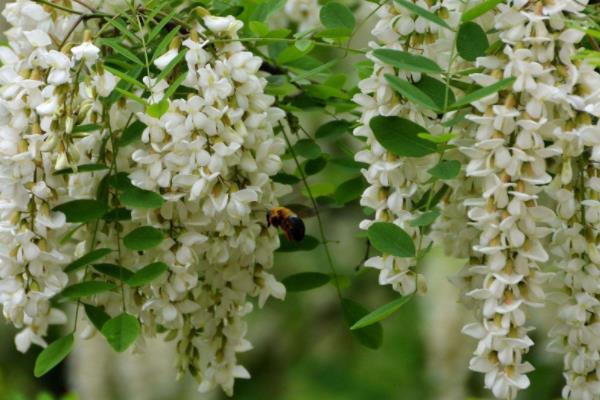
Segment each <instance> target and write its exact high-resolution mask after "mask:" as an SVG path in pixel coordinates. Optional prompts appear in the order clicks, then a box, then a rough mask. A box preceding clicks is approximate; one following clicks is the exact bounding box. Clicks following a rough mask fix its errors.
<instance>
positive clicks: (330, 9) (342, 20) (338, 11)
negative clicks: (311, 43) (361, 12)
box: [319, 2, 356, 34]
mask: <svg viewBox="0 0 600 400" xmlns="http://www.w3.org/2000/svg"><path fill="white" fill-rule="evenodd" d="M319 19H320V20H321V23H322V24H323V26H324V27H325V28H327V29H342V30H346V31H348V32H349V33H348V34H350V33H352V30H353V29H354V25H355V24H356V20H355V19H354V14H353V13H352V11H350V9H349V8H348V7H346V6H344V5H343V4H340V3H335V2H330V3H327V4H325V5H324V6H323V7H321V11H320V13H319Z"/></svg>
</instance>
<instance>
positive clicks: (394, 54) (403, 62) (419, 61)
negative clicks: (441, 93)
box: [373, 49, 444, 74]
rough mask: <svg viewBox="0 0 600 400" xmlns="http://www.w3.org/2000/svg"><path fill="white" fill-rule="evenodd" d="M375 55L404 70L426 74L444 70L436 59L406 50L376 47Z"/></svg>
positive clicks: (438, 72)
mask: <svg viewBox="0 0 600 400" xmlns="http://www.w3.org/2000/svg"><path fill="white" fill-rule="evenodd" d="M373 55H374V56H375V57H377V58H378V59H379V60H381V61H382V62H384V63H385V64H389V65H391V66H394V67H396V68H398V69H400V70H402V71H412V72H424V73H426V74H441V73H442V72H444V70H442V68H441V67H440V66H439V65H437V64H436V63H435V61H433V60H430V59H429V58H427V57H423V56H419V55H416V54H411V53H407V52H405V51H400V50H392V49H376V50H373Z"/></svg>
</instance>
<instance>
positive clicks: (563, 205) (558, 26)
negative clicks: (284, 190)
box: [355, 1, 600, 399]
mask: <svg viewBox="0 0 600 400" xmlns="http://www.w3.org/2000/svg"><path fill="white" fill-rule="evenodd" d="M415 4H417V5H418V6H420V7H421V8H423V9H429V10H430V11H433V12H434V13H436V14H437V15H438V16H441V17H446V18H447V21H449V22H450V26H456V25H458V24H454V23H456V19H455V16H456V15H459V16H460V14H461V11H462V10H455V9H453V4H454V3H452V2H447V4H446V3H444V2H441V3H437V4H436V5H434V6H432V7H429V6H428V5H427V4H425V3H422V4H421V3H420V2H415ZM454 7H456V5H454ZM584 7H585V4H582V3H576V2H571V1H559V2H554V3H552V4H549V5H544V4H543V3H541V2H537V3H536V2H506V3H501V4H499V5H498V6H497V8H496V9H494V10H493V12H492V13H490V14H488V15H485V16H483V17H481V18H480V23H481V24H482V26H483V27H484V29H485V30H486V31H488V32H492V33H491V34H490V42H491V43H493V42H494V41H496V42H497V43H498V44H499V46H498V47H499V49H500V50H499V51H496V52H492V54H490V55H486V56H480V57H478V58H477V60H476V61H475V62H474V63H472V64H470V63H468V62H467V61H466V60H461V59H459V60H458V62H459V63H462V65H460V68H457V65H456V64H453V61H454V60H452V59H450V58H449V56H448V54H449V53H450V52H451V50H452V49H453V48H454V46H455V44H454V43H453V41H454V36H453V35H452V33H451V31H450V30H444V29H442V28H441V26H440V24H432V22H431V18H428V19H425V18H423V17H422V16H417V15H416V14H414V13H411V12H409V11H408V10H407V9H405V8H402V7H400V6H395V5H389V6H383V7H381V9H380V10H379V11H378V15H379V16H380V21H379V22H378V23H377V25H376V27H375V29H374V30H373V34H374V36H375V37H376V38H377V39H378V42H379V45H384V46H385V48H389V49H397V50H403V51H406V52H409V53H413V54H417V55H424V56H427V57H428V58H429V59H431V60H433V61H436V62H437V63H438V64H439V65H440V66H442V67H443V68H447V69H450V70H451V71H453V70H457V69H466V68H470V67H475V68H476V72H474V73H470V74H469V75H468V79H470V80H471V81H472V82H473V83H475V84H477V85H479V86H480V87H486V86H489V85H492V84H495V83H497V82H499V81H501V80H508V79H512V80H513V81H512V82H511V84H510V87H509V89H508V90H501V91H499V92H496V93H493V94H491V95H487V96H484V97H482V98H480V99H478V100H477V101H475V102H473V104H472V105H471V112H470V114H469V115H467V116H466V121H465V122H464V123H461V124H460V125H457V126H456V128H455V132H460V133H459V134H458V136H459V137H458V138H456V139H454V140H453V141H452V142H451V143H452V144H454V145H455V146H456V147H458V149H459V150H460V152H461V153H462V155H456V154H452V153H450V154H446V156H445V158H448V157H449V158H451V159H459V160H461V157H465V161H466V162H465V164H466V165H465V167H464V170H463V171H462V172H461V173H460V174H459V176H458V178H457V179H456V180H454V181H453V182H452V183H450V184H449V186H450V193H449V195H447V196H446V197H445V199H444V200H443V201H442V202H441V204H442V206H443V209H442V217H441V218H440V219H439V220H438V222H437V223H436V225H435V226H434V230H435V231H434V232H433V233H434V234H433V235H432V237H433V238H434V239H435V240H437V241H439V242H441V244H444V245H445V247H446V251H447V253H448V254H450V255H453V256H459V257H465V258H468V259H469V261H468V263H467V265H466V266H465V267H464V268H463V270H462V271H461V273H460V274H459V276H457V277H456V278H455V279H454V280H455V282H457V283H458V286H459V287H460V288H461V291H462V297H463V300H464V301H465V302H466V303H469V304H470V305H471V306H472V307H473V308H474V309H475V312H476V315H477V318H478V319H479V321H478V322H477V323H473V324H469V325H467V326H465V327H464V330H463V331H464V333H465V334H467V335H469V336H472V337H474V338H476V339H477V340H478V341H479V343H478V346H477V349H476V351H475V354H474V357H473V358H472V360H471V363H470V368H471V369H472V370H474V371H478V372H481V373H484V374H485V386H486V387H487V388H489V389H490V390H492V392H493V394H494V395H495V396H496V397H497V398H501V399H514V398H515V397H516V395H517V392H518V391H519V390H520V389H524V388H526V387H528V386H529V379H528V378H527V375H526V374H527V372H530V371H531V370H532V369H533V367H532V365H531V364H529V363H528V362H527V361H525V359H524V356H525V354H526V353H527V352H528V351H529V349H530V348H531V346H532V345H533V341H532V340H531V338H530V337H529V335H528V332H529V331H530V330H531V329H532V328H531V327H530V326H529V324H528V322H527V314H526V309H527V307H541V306H543V305H544V304H545V301H546V295H545V293H544V289H543V287H544V285H545V284H546V283H547V282H549V281H550V279H551V278H552V274H550V273H546V272H542V267H545V266H546V265H548V262H549V261H550V260H551V261H552V263H553V264H554V265H556V266H558V267H559V268H560V273H559V274H557V276H556V277H555V278H554V279H553V282H555V284H557V285H558V287H559V290H560V291H561V292H562V295H557V296H556V297H557V298H558V299H559V300H560V301H561V304H562V305H561V306H560V314H559V315H560V322H559V323H558V324H557V326H556V327H555V329H554V330H553V332H552V336H554V338H555V341H554V344H555V346H553V347H554V348H555V349H557V350H558V351H560V352H562V353H564V354H565V376H566V379H567V386H566V387H565V389H564V392H563V395H564V397H565V398H569V399H592V398H596V397H597V396H598V393H599V389H600V386H599V385H598V369H597V365H598V360H599V357H598V354H599V352H598V340H597V332H598V326H599V325H598V319H597V317H596V315H597V312H598V305H599V303H598V300H597V299H596V294H597V293H598V287H597V286H598V284H597V271H598V267H597V264H596V263H597V261H598V260H597V259H598V257H597V254H598V247H597V239H596V235H597V234H596V231H597V228H596V225H595V224H596V220H597V212H598V204H599V203H598V201H597V197H598V194H597V191H596V188H597V187H598V183H597V177H596V167H595V165H594V164H593V162H594V161H593V160H595V158H594V157H597V155H596V149H597V143H598V136H599V133H600V132H599V131H598V127H597V126H595V125H592V118H591V116H590V114H591V115H593V116H597V102H598V98H597V96H598V91H597V88H598V86H599V84H600V81H599V80H598V79H599V77H600V76H599V75H598V74H597V73H596V72H595V71H594V69H593V67H592V66H590V65H588V64H586V63H585V62H581V61H580V60H577V57H576V53H577V50H578V48H579V47H580V44H579V43H580V42H581V39H582V37H583V33H582V32H581V31H579V30H576V29H573V28H570V27H569V24H568V22H567V20H568V19H569V18H574V17H575V18H576V17H578V16H580V13H581V11H582V10H583V8H584ZM379 45H374V47H379ZM370 58H371V59H372V61H373V62H374V71H373V75H372V76H371V77H370V78H367V79H365V80H363V81H362V82H361V83H360V85H359V87H360V88H361V91H362V93H361V94H359V95H356V96H355V101H356V102H357V103H358V104H359V105H360V106H361V107H362V116H361V122H362V124H363V125H362V126H360V127H359V128H357V129H356V131H355V134H356V135H358V136H365V137H367V139H368V140H367V143H368V148H367V149H366V150H363V151H362V152H359V153H358V155H357V160H359V161H362V162H365V163H368V164H369V168H368V170H366V171H365V173H364V175H365V177H366V179H367V181H368V182H369V184H370V187H369V188H368V189H367V190H366V191H365V192H364V194H363V198H362V202H361V204H363V205H365V206H368V207H370V208H372V209H374V210H375V220H376V221H392V222H394V223H396V224H397V225H399V226H400V227H401V228H403V229H404V231H406V232H407V233H409V234H410V235H411V236H412V237H413V239H414V242H415V243H425V246H427V240H426V238H423V237H419V235H421V234H422V232H421V231H417V230H416V229H415V228H414V227H412V226H411V224H409V223H408V222H410V221H411V220H413V219H414V218H415V217H416V216H418V215H419V212H418V211H415V210H412V209H411V207H412V205H413V204H415V201H418V200H419V199H420V198H422V196H423V192H424V191H425V190H427V189H429V187H428V186H427V182H428V181H429V179H430V176H429V175H428V174H427V173H426V171H427V170H428V169H429V168H431V167H432V166H433V165H435V164H436V163H437V162H438V160H439V158H436V156H426V157H421V158H418V159H412V158H410V157H402V158H398V157H396V156H394V155H393V154H391V153H390V152H389V150H386V149H385V148H384V147H383V146H382V145H380V143H378V142H377V140H376V139H375V137H374V136H373V134H372V132H371V130H370V129H369V121H371V119H372V118H373V117H375V116H377V115H383V116H394V115H400V116H408V118H409V119H410V120H412V121H414V122H417V123H419V124H421V125H422V126H424V127H425V128H427V129H428V130H429V132H430V133H431V134H433V135H436V134H439V133H441V132H443V130H441V129H440V125H442V124H443V123H444V120H441V119H440V118H439V116H437V115H434V114H433V115H432V114H431V113H429V114H428V113H427V111H424V110H422V109H419V107H418V106H415V105H414V103H408V102H407V103H403V102H402V101H400V100H398V98H397V97H396V94H395V93H394V91H393V90H392V88H390V87H389V84H388V83H387V82H386V79H384V76H383V75H384V74H396V75H397V76H400V77H403V78H405V79H407V80H409V81H412V82H414V83H417V85H418V82H419V80H420V79H421V78H420V76H419V74H416V73H407V72H403V71H400V72H399V73H398V72H397V71H396V70H395V69H394V68H392V67H391V66H390V65H389V64H387V63H385V62H382V61H381V60H380V59H378V58H377V57H373V56H371V57H370ZM451 115H452V114H451ZM445 118H446V116H445ZM371 223H372V221H370V220H368V221H364V222H363V223H362V224H361V227H362V228H363V229H367V228H368V227H369V225H370V224H371ZM467 224H468V226H466V225H467ZM546 248H549V249H550V251H548V250H547V249H546ZM418 250H419V249H418ZM551 257H552V258H551ZM414 264H415V260H414V259H407V258H401V259H395V258H394V257H390V256H386V255H383V256H382V257H374V258H371V259H369V260H368V261H367V262H366V265H367V266H372V267H376V268H378V269H380V270H381V274H380V283H381V284H387V283H394V288H395V289H397V290H398V291H399V292H400V293H402V294H407V293H411V292H412V291H414V290H415V289H414V285H413V286H412V287H411V286H406V283H405V282H406V281H402V280H401V278H400V277H401V276H402V273H404V274H407V273H408V274H410V273H412V271H411V270H410V268H411V267H412V266H414ZM394 279H395V280H394ZM396 282H403V283H402V284H398V283H396ZM407 288H408V289H407Z"/></svg>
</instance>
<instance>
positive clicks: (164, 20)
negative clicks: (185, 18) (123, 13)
mask: <svg viewBox="0 0 600 400" xmlns="http://www.w3.org/2000/svg"><path fill="white" fill-rule="evenodd" d="M176 14H177V9H173V11H171V12H170V13H169V14H167V15H166V16H165V17H162V18H161V20H160V22H159V23H158V24H156V26H155V27H154V28H153V29H152V31H150V33H149V34H148V39H147V40H146V42H147V43H150V42H151V41H152V40H154V38H155V37H157V36H158V35H159V34H160V33H161V32H162V31H163V28H164V27H165V26H166V25H167V24H168V23H169V22H170V21H171V20H172V19H173V18H174V17H175V15H176Z"/></svg>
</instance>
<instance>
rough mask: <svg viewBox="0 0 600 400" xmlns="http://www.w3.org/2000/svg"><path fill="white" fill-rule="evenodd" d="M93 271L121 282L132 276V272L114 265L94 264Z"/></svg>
mask: <svg viewBox="0 0 600 400" xmlns="http://www.w3.org/2000/svg"><path fill="white" fill-rule="evenodd" d="M94 269H95V270H96V271H98V272H100V273H101V274H104V275H107V276H110V277H111V278H115V279H119V280H121V281H124V280H127V279H129V278H130V277H131V276H132V275H133V272H131V271H130V270H128V269H127V268H123V267H121V266H119V265H116V264H108V263H103V264H94Z"/></svg>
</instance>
